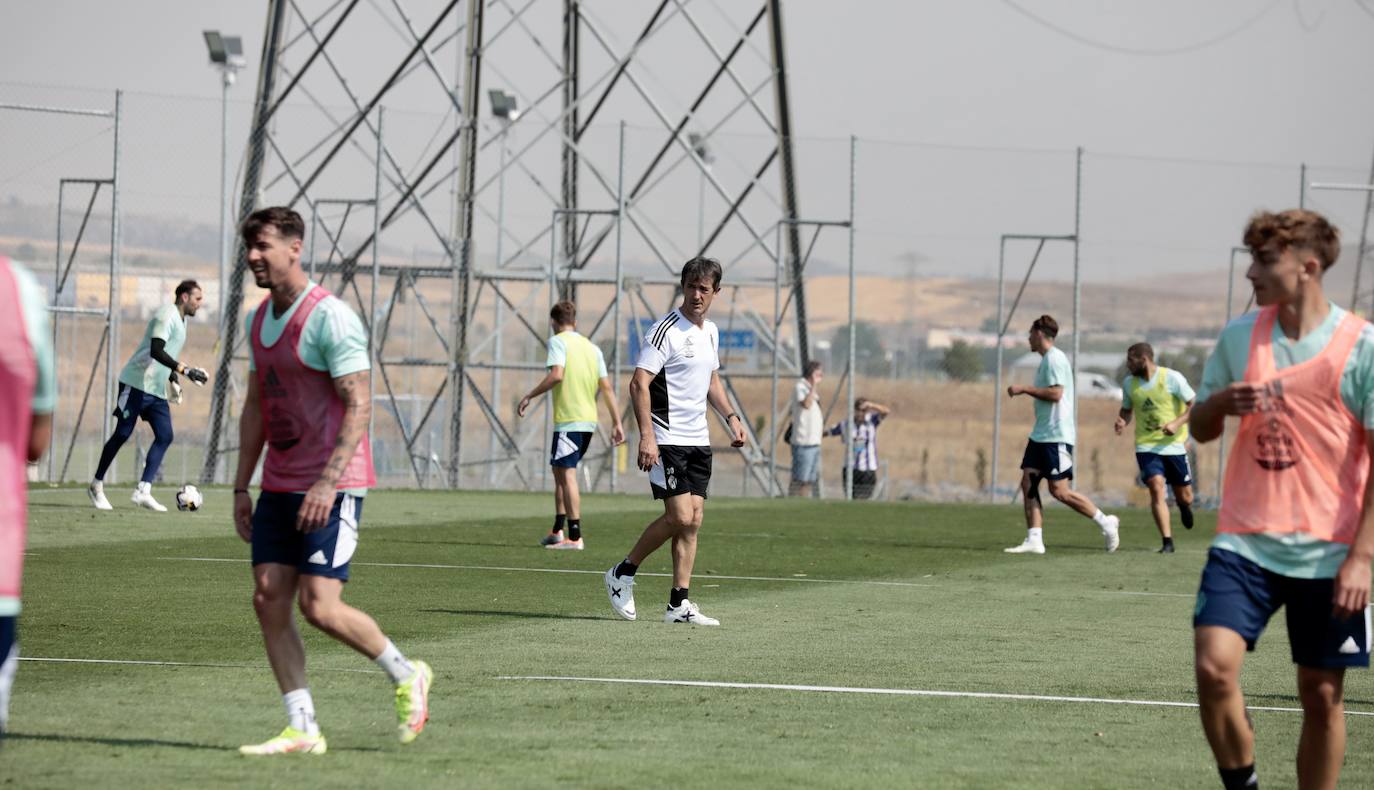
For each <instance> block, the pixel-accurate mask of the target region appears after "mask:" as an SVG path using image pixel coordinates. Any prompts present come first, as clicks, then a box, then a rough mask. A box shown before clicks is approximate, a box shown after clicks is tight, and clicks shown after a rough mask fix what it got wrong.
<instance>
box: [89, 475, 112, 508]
mask: <svg viewBox="0 0 1374 790" xmlns="http://www.w3.org/2000/svg"><path fill="white" fill-rule="evenodd" d="M86 496H88V497H90V498H91V504H92V505H95V509H96V510H114V506H113V505H111V504H110V500H108V499H106V498H105V482H104V481H103V480H93V481H91V484H90V485H88V486H86Z"/></svg>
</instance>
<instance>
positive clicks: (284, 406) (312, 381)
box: [250, 286, 377, 492]
mask: <svg viewBox="0 0 1374 790" xmlns="http://www.w3.org/2000/svg"><path fill="white" fill-rule="evenodd" d="M329 296H330V293H329V292H328V291H326V290H325V289H323V288H321V287H319V286H316V287H314V288H312V289H310V293H308V294H306V295H305V299H304V301H303V303H302V304H301V305H300V307H298V308H297V309H296V312H295V313H294V314H293V315H292V316H291V320H290V321H287V323H286V328H285V329H284V330H283V331H282V334H281V337H279V338H277V341H276V342H275V343H273V344H272V345H271V346H267V345H264V344H263V342H262V323H263V319H264V318H265V317H266V316H267V311H268V310H271V309H272V298H271V297H268V298H266V299H264V300H262V304H260V305H258V311H257V313H255V314H254V316H253V331H252V332H251V333H250V334H251V339H252V343H253V364H254V366H255V368H256V373H257V378H258V396H259V402H260V403H261V405H262V416H263V424H264V427H265V428H266V431H267V460H266V461H264V462H263V465H262V489H263V490H264V491H278V492H290V491H305V490H308V489H309V488H310V487H311V486H312V485H314V484H315V482H316V481H318V480H319V479H320V474H321V473H323V472H324V468H325V466H326V465H327V464H328V463H329V456H330V454H331V453H333V451H334V440H335V438H336V437H337V436H338V435H339V427H340V426H341V425H342V424H343V416H344V404H343V401H342V400H340V399H339V395H338V393H336V392H335V391H334V380H333V378H331V377H330V375H329V374H328V373H327V372H324V371H319V370H315V369H313V368H311V367H309V366H307V365H306V364H305V363H304V362H302V361H301V357H300V342H301V333H302V332H304V331H305V322H306V319H308V318H309V317H310V313H311V311H313V310H314V309H315V307H316V305H318V304H319V303H320V302H321V301H323V300H324V299H326V298H328V297H329ZM376 484H377V478H376V476H375V475H374V474H373V471H372V445H371V442H370V441H369V440H368V436H367V434H366V433H364V434H363V439H362V441H361V442H359V443H358V449H357V450H356V451H355V452H354V453H353V458H352V460H350V461H349V462H348V466H347V468H345V469H344V473H343V475H341V476H340V477H339V482H338V484H337V485H336V487H337V488H371V487H372V486H375V485H376Z"/></svg>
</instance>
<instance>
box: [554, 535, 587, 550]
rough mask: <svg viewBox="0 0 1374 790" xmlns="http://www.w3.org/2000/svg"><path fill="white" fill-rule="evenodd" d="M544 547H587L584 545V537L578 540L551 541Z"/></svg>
mask: <svg viewBox="0 0 1374 790" xmlns="http://www.w3.org/2000/svg"><path fill="white" fill-rule="evenodd" d="M544 548H546V549H553V550H555V551H581V550H582V549H584V548H586V547H585V546H583V545H582V539H581V538H578V539H577V540H560V541H558V542H557V543H550V544H548V545H546V546H544Z"/></svg>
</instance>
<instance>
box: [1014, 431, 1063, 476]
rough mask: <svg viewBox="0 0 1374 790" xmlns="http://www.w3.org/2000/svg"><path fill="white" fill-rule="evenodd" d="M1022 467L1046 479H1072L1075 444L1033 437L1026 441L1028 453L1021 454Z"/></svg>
mask: <svg viewBox="0 0 1374 790" xmlns="http://www.w3.org/2000/svg"><path fill="white" fill-rule="evenodd" d="M1021 468H1022V469H1029V470H1031V471H1032V472H1035V474H1036V476H1037V477H1040V478H1042V479H1045V480H1072V479H1073V445H1071V444H1062V443H1059V442H1037V441H1035V440H1034V439H1031V440H1030V441H1028V442H1026V454H1025V455H1023V456H1021Z"/></svg>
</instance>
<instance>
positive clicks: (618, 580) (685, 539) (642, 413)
mask: <svg viewBox="0 0 1374 790" xmlns="http://www.w3.org/2000/svg"><path fill="white" fill-rule="evenodd" d="M720 277H721V269H720V264H719V263H717V262H716V261H714V260H712V259H710V258H693V259H692V260H690V261H688V262H687V263H686V265H684V266H683V267H682V279H681V282H682V304H681V306H680V307H678V308H677V309H676V310H674V311H672V312H671V313H669V314H667V315H665V316H664V317H663V318H662V319H661V320H660V321H659V322H658V323H657V324H655V325H654V328H653V329H652V330H650V331H649V334H648V335H646V336H645V338H644V343H643V344H642V345H641V346H640V352H639V361H638V362H636V363H635V373H634V378H633V379H632V380H631V381H630V402H631V403H633V404H634V411H635V421H636V422H637V423H638V424H639V456H638V459H637V460H638V465H639V468H640V469H641V470H642V471H645V472H648V473H649V487H650V488H651V489H652V490H653V494H654V499H660V500H663V515H662V516H659V517H658V518H657V519H654V521H653V523H651V524H649V526H647V527H645V528H644V533H643V534H642V535H640V537H639V540H638V541H637V542H636V543H635V545H634V548H633V549H630V553H629V554H627V555H626V556H625V560H624V561H623V562H621V563H619V564H618V565H616V566H615V567H613V568H611V569H610V570H608V571H606V577H605V578H606V595H607V596H609V597H610V600H611V608H612V609H613V610H614V611H615V613H616V614H618V615H620V616H621V617H623V618H624V619H626V620H634V619H635V618H636V616H637V615H636V612H635V599H634V584H635V578H634V577H635V571H636V570H638V569H639V564H640V563H642V562H644V560H645V559H646V558H648V556H649V555H650V554H652V553H654V551H656V550H657V549H658V548H659V547H660V546H662V545H663V544H664V543H667V542H668V541H669V540H671V541H672V543H673V589H672V592H671V593H670V594H669V596H668V609H667V611H666V612H665V613H664V615H663V621H664V622H665V623H690V624H692V625H720V621H718V620H716V619H715V618H713V617H707V616H706V615H704V614H702V613H701V610H699V609H697V605H696V604H695V603H693V602H692V601H691V600H690V599H689V598H688V597H687V592H688V590H687V587H688V585H689V584H690V583H691V580H692V565H693V564H694V563H695V562H696V556H697V531H698V530H700V529H701V518H702V514H703V513H704V511H705V508H706V495H707V491H708V489H709V486H710V484H711V434H710V429H709V425H708V424H707V421H706V412H707V405H708V403H709V405H710V406H714V407H715V409H716V411H717V412H718V413H720V414H721V415H722V416H724V418H725V422H726V424H727V425H728V426H729V429H730V440H731V441H730V444H731V446H733V447H743V446H744V423H743V420H741V419H740V416H739V415H738V414H736V413H734V412H733V411H731V410H730V399H729V398H728V397H726V395H725V387H724V385H722V384H721V383H720V376H718V375H717V374H716V370H717V369H718V368H719V367H720V356H719V355H718V353H717V349H718V347H719V345H720V340H719V338H720V335H719V334H718V332H717V331H716V325H715V324H714V323H712V322H711V321H708V320H707V319H706V311H707V310H709V309H710V308H711V302H712V300H714V299H715V298H716V294H718V293H720Z"/></svg>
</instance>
